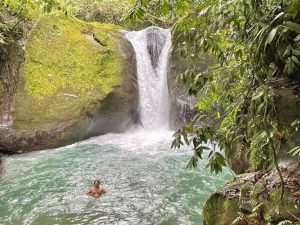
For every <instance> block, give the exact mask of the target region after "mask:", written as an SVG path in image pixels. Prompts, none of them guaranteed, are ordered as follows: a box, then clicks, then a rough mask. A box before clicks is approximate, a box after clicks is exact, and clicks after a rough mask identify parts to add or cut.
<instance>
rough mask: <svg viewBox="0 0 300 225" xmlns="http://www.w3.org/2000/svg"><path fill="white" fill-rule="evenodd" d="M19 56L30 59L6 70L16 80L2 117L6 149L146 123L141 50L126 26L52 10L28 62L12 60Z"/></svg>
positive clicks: (1, 146) (29, 47)
mask: <svg viewBox="0 0 300 225" xmlns="http://www.w3.org/2000/svg"><path fill="white" fill-rule="evenodd" d="M15 60H17V61H18V62H19V61H20V60H21V61H23V64H22V67H21V69H19V67H17V66H15V65H13V66H12V68H14V69H13V72H12V71H4V72H2V71H0V72H2V73H1V75H2V77H3V75H5V76H8V77H11V76H12V75H15V77H16V78H15V80H16V81H15V82H12V81H9V84H8V85H7V87H9V88H10V89H12V90H10V91H8V89H7V88H5V87H4V93H8V96H9V100H6V101H3V100H2V101H1V102H2V104H1V105H0V110H2V111H0V116H1V117H0V118H9V119H10V120H4V119H2V120H1V124H2V126H1V128H0V129H1V131H0V151H1V152H3V153H22V152H29V151H34V150H41V149H48V148H56V147H60V146H64V145H67V144H71V143H74V142H77V141H80V140H83V139H86V138H89V137H92V136H94V135H99V134H105V133H110V132H121V131H124V130H125V129H127V128H128V127H130V126H132V125H134V124H135V123H136V122H137V121H138V113H137V108H138V107H137V106H138V89H137V84H136V60H135V53H134V50H133V47H132V46H131V44H130V43H129V42H128V41H127V39H126V38H125V37H124V36H123V34H122V31H121V28H120V27H118V26H115V25H109V24H100V23H86V22H83V21H80V20H78V19H76V18H73V17H68V16H65V15H60V14H58V15H44V16H41V17H40V18H39V20H38V21H37V23H36V26H34V30H33V31H32V32H31V33H30V36H29V38H28V40H27V42H26V45H25V51H24V59H22V57H16V58H15V57H13V56H12V57H9V60H8V62H10V61H12V62H15ZM1 68H2V67H1ZM3 83H4V82H3V80H2V84H3ZM8 106H10V108H9V110H6V111H4V110H3V109H5V108H8ZM3 112H5V113H3Z"/></svg>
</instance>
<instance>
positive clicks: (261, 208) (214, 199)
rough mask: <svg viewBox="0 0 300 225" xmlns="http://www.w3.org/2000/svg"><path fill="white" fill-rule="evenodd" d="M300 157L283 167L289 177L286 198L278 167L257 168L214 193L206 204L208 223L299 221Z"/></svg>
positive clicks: (286, 182)
mask: <svg viewBox="0 0 300 225" xmlns="http://www.w3.org/2000/svg"><path fill="white" fill-rule="evenodd" d="M299 172H300V161H297V162H294V163H291V164H289V165H288V166H287V167H281V173H282V175H283V177H284V181H285V193H284V198H283V201H282V202H281V200H280V195H281V186H280V178H279V175H278V173H277V171H276V170H275V169H274V170H271V171H270V172H266V171H257V172H253V173H247V174H242V175H239V176H237V177H236V178H235V179H234V180H233V181H232V182H230V183H228V184H227V185H225V187H223V188H221V189H220V190H219V191H218V192H216V193H215V194H213V195H212V196H211V197H210V198H209V199H208V200H207V202H206V204H205V206H204V208H203V216H204V220H205V224H206V225H215V224H218V225H225V224H226V225H227V224H232V223H233V221H235V224H247V225H248V224H258V225H260V224H278V223H280V222H282V221H285V220H290V221H291V222H293V223H295V224H297V223H296V222H299V221H297V219H296V218H297V217H299V215H300V193H299V190H300V176H299Z"/></svg>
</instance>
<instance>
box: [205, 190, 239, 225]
mask: <svg viewBox="0 0 300 225" xmlns="http://www.w3.org/2000/svg"><path fill="white" fill-rule="evenodd" d="M238 212H239V199H238V198H232V199H228V198H227V197H226V196H224V195H222V194H221V193H218V192H217V193H214V194H213V195H211V196H210V198H209V199H208V200H207V201H206V203H205V205H204V207H203V212H202V215H203V220H204V221H205V222H204V224H205V225H216V224H218V225H229V224H232V221H234V220H235V219H236V218H237V217H238Z"/></svg>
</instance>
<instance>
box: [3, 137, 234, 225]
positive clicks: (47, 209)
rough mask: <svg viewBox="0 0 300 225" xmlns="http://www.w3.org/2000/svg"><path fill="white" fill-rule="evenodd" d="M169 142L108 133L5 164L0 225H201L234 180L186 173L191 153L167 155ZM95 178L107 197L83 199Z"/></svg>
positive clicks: (201, 171)
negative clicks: (208, 205)
mask: <svg viewBox="0 0 300 225" xmlns="http://www.w3.org/2000/svg"><path fill="white" fill-rule="evenodd" d="M171 135H172V133H171V132H159V133H157V132H152V133H147V132H143V131H140V132H133V133H128V134H108V135H105V136H101V137H97V138H93V139H90V140H88V141H84V142H81V143H77V144H74V145H71V146H67V147H64V148H60V149H54V150H49V151H40V152H35V153H30V154H24V155H20V156H13V157H7V158H5V160H4V171H3V174H2V176H1V178H0V224H1V225H2V224H3V225H19V224H20V225H23V224H24V225H25V224H26V225H29V224H30V225H54V224H59V225H61V224H66V225H68V224H118V225H119V224H120V225H123V224H129V225H135V224H142V225H143V224H145V225H147V224H149V225H152V224H160V225H176V224H180V225H182V224H202V217H201V208H202V207H203V204H204V202H205V200H206V199H207V198H208V197H209V195H210V194H211V193H212V192H214V191H215V190H216V189H217V188H219V187H220V186H222V185H223V184H224V183H225V182H226V181H228V180H229V179H230V178H231V175H230V173H229V172H228V171H227V172H224V173H222V174H220V175H218V176H215V175H212V174H210V173H209V171H208V170H205V169H203V167H204V165H202V164H201V165H200V167H199V169H197V170H187V169H186V168H185V167H186V164H187V161H188V159H189V157H190V155H191V153H192V152H191V151H190V150H188V148H185V149H182V150H176V151H174V150H170V141H171V139H172V138H171ZM97 178H99V179H101V180H102V181H103V185H104V186H105V187H106V188H107V189H108V191H109V193H108V194H106V195H104V196H101V197H100V198H99V199H94V198H92V197H89V196H86V195H85V194H84V192H85V191H86V190H87V189H88V188H89V187H90V186H91V185H92V182H93V180H94V179H97Z"/></svg>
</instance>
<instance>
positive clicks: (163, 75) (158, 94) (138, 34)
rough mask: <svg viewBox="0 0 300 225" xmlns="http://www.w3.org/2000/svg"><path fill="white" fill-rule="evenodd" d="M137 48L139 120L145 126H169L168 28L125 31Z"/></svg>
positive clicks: (147, 128) (150, 127) (156, 127)
mask: <svg viewBox="0 0 300 225" xmlns="http://www.w3.org/2000/svg"><path fill="white" fill-rule="evenodd" d="M126 37H127V38H128V40H129V41H130V42H131V43H132V45H133V47H134V50H135V52H136V60H137V72H138V85H139V94H140V113H141V122H142V124H143V127H144V128H145V129H146V130H153V129H158V128H165V129H168V128H169V114H170V113H169V106H170V104H169V94H168V93H169V91H168V80H167V73H168V61H169V50H170V47H171V44H172V41H171V32H170V30H167V29H162V28H159V27H149V28H147V29H145V30H142V31H132V32H128V33H127V34H126Z"/></svg>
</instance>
